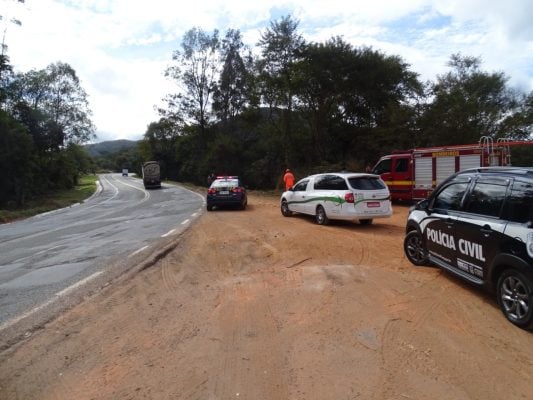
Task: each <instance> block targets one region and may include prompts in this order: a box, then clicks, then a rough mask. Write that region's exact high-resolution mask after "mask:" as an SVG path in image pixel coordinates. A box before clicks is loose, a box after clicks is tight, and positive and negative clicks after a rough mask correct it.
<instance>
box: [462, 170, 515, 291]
mask: <svg viewBox="0 0 533 400" xmlns="http://www.w3.org/2000/svg"><path fill="white" fill-rule="evenodd" d="M509 184H510V180H509V179H506V178H494V177H480V178H478V179H476V181H475V182H474V184H473V186H472V188H471V190H470V191H469V192H468V194H467V196H466V198H465V201H464V208H463V212H460V213H458V216H457V221H456V226H455V229H456V240H457V259H456V265H455V267H456V268H457V269H459V270H460V271H462V272H463V273H464V274H466V275H468V279H469V280H471V281H473V282H477V283H480V284H481V283H482V281H483V280H484V278H485V277H486V275H487V273H488V268H489V266H490V264H491V263H492V260H493V259H494V257H495V256H496V255H497V254H498V253H499V251H500V246H501V244H502V243H503V242H504V235H503V232H504V231H505V227H506V225H507V221H505V220H503V219H501V218H500V215H501V212H502V207H503V204H504V200H505V196H506V193H507V189H508V186H509Z"/></svg>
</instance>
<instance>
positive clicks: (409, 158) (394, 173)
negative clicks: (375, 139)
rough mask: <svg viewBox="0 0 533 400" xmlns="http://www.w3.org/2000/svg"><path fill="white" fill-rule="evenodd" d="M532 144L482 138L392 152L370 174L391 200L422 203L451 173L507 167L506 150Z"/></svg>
mask: <svg viewBox="0 0 533 400" xmlns="http://www.w3.org/2000/svg"><path fill="white" fill-rule="evenodd" d="M518 144H521V145H523V144H533V141H529V142H524V141H520V142H517V141H508V140H501V139H499V140H498V141H497V142H496V143H494V142H493V140H492V138H490V137H482V138H481V139H480V141H479V143H477V144H464V145H457V146H441V147H427V148H418V149H411V150H406V151H397V152H396V151H395V152H393V153H392V154H390V155H387V156H384V157H381V158H380V159H379V161H378V162H377V163H376V165H375V166H374V168H373V169H372V172H373V173H374V174H377V175H381V178H382V179H383V180H384V181H385V183H386V184H387V186H388V187H389V190H390V193H391V198H392V200H400V201H414V200H421V199H425V198H427V197H428V196H429V194H430V193H431V192H432V191H433V189H435V187H436V186H437V185H438V184H439V183H441V182H442V181H443V180H445V179H446V178H447V177H449V176H450V175H452V174H454V173H455V172H458V171H461V170H464V169H468V168H477V167H488V166H507V165H511V152H510V146H513V145H518Z"/></svg>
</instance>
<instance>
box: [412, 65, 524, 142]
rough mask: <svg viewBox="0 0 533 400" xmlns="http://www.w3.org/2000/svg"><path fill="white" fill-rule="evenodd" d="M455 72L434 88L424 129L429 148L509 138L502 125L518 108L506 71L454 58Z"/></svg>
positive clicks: (438, 80) (438, 79) (441, 80)
mask: <svg viewBox="0 0 533 400" xmlns="http://www.w3.org/2000/svg"><path fill="white" fill-rule="evenodd" d="M448 65H449V66H450V67H451V68H452V70H451V71H450V72H448V73H446V74H444V75H442V76H439V77H438V78H437V82H436V83H435V84H433V85H432V88H431V93H430V94H431V96H432V97H433V101H432V102H431V103H430V104H429V105H428V107H427V110H426V112H425V113H424V117H423V120H422V127H423V130H424V132H425V135H426V137H427V143H426V144H429V145H446V144H459V143H477V142H478V141H479V139H480V137H481V136H490V137H492V138H493V139H496V138H498V137H501V136H505V134H506V132H505V131H504V130H505V125H504V124H502V122H503V121H504V120H505V118H506V117H508V116H509V115H510V114H512V112H513V109H515V108H516V107H517V105H518V98H517V94H516V93H515V92H513V91H512V90H510V89H509V88H508V87H507V77H506V76H505V75H504V74H503V73H502V72H494V73H487V72H483V71H481V70H480V65H481V60H480V59H479V58H477V57H467V56H461V55H460V54H454V55H452V56H451V59H450V62H449V63H448Z"/></svg>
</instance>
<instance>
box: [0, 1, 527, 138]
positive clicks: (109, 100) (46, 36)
mask: <svg viewBox="0 0 533 400" xmlns="http://www.w3.org/2000/svg"><path fill="white" fill-rule="evenodd" d="M0 15H2V16H3V17H4V18H3V20H2V21H0V23H1V25H0V26H1V29H2V33H3V34H4V41H5V44H7V46H8V50H7V54H8V56H9V58H10V62H11V65H12V66H13V67H14V69H15V71H17V72H28V71H30V70H39V69H44V68H46V67H47V66H48V65H50V64H52V63H55V62H63V63H67V64H69V65H70V66H71V67H72V68H74V70H75V71H76V74H77V76H78V78H79V79H80V84H81V86H82V88H83V89H84V90H85V91H86V92H87V94H88V100H89V107H90V109H91V110H92V121H93V123H94V124H95V126H96V134H97V139H96V142H99V141H104V140H115V139H131V140H138V139H141V138H142V136H143V134H144V133H145V132H146V128H147V126H148V125H149V124H150V123H151V122H154V121H157V120H159V115H158V114H157V112H156V111H155V106H162V105H163V104H164V103H163V102H162V99H163V98H164V97H165V95H167V94H169V93H172V92H175V90H176V86H175V84H174V83H173V82H171V81H169V80H168V79H167V78H165V77H164V71H165V69H166V68H167V67H168V66H169V65H170V64H171V61H172V52H173V51H174V50H178V49H180V45H181V42H182V38H183V35H184V33H185V32H186V31H188V30H190V29H191V28H193V27H199V28H201V29H202V30H204V31H206V32H209V33H211V32H212V31H213V30H214V29H218V30H219V31H220V32H221V34H222V35H223V34H224V33H225V32H226V30H227V29H230V28H231V29H238V30H240V31H241V34H242V36H243V41H244V43H245V44H246V45H248V46H250V47H251V48H254V47H256V45H257V42H258V41H259V39H260V37H261V34H262V33H263V32H265V30H266V29H267V28H268V27H269V26H270V23H271V22H272V21H277V20H279V19H280V18H281V17H283V16H286V15H291V16H292V17H293V18H294V19H296V20H298V21H299V26H298V33H299V34H300V35H301V36H303V38H304V39H305V40H306V41H307V42H325V41H326V40H328V39H330V38H331V37H333V36H341V37H342V38H343V39H344V40H345V41H346V42H349V43H351V44H352V45H353V46H355V47H361V46H369V47H372V48H373V49H374V50H378V51H380V52H382V53H384V54H386V55H391V56H392V55H395V56H400V57H401V58H402V59H403V61H404V62H406V63H408V64H409V65H410V70H411V71H414V72H416V73H418V74H419V78H420V79H421V80H422V81H424V82H425V81H428V80H430V81H435V80H436V79H437V77H438V76H439V75H442V74H444V73H446V72H447V71H449V67H448V66H447V63H448V61H449V60H450V56H451V55H452V54H457V53H460V54H462V55H464V56H474V57H479V58H480V59H481V60H482V64H481V69H482V70H483V71H486V72H503V73H504V74H505V75H506V76H507V77H508V79H509V81H508V84H509V86H511V87H513V88H517V89H519V90H521V91H523V92H526V93H529V92H531V91H533V23H532V22H531V21H532V16H533V1H532V0H505V1H504V0H371V1H369V0H365V1H361V0H293V1H288V0H261V1H250V0H224V1H222V0H196V1H183V0H150V1H148V2H144V1H143V2H140V1H132V0H25V2H24V3H19V2H17V1H16V0H0ZM12 18H16V19H17V20H19V21H20V22H21V25H20V26H19V25H17V24H13V23H9V21H10V20H11V19H12Z"/></svg>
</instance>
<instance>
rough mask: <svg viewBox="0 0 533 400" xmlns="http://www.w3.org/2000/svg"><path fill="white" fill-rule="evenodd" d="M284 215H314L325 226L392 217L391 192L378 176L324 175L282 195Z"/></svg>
mask: <svg viewBox="0 0 533 400" xmlns="http://www.w3.org/2000/svg"><path fill="white" fill-rule="evenodd" d="M280 205H281V213H282V214H283V215H284V216H285V217H289V216H291V215H292V214H293V213H302V214H308V215H314V216H315V219H316V222H317V223H318V224H320V225H326V224H327V223H328V222H329V220H330V219H338V220H347V221H354V222H355V221H359V223H361V224H363V225H368V224H371V223H372V220H373V219H374V218H387V217H390V216H391V215H392V205H391V201H390V192H389V189H388V188H387V185H385V182H383V180H382V179H381V178H380V177H379V175H373V174H365V173H355V172H354V173H349V172H342V173H335V172H332V173H325V174H317V175H311V176H308V177H307V178H304V179H301V180H299V181H298V182H297V183H296V185H294V186H293V187H292V188H291V189H290V190H288V191H286V192H284V193H283V194H282V195H281V204H280Z"/></svg>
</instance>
